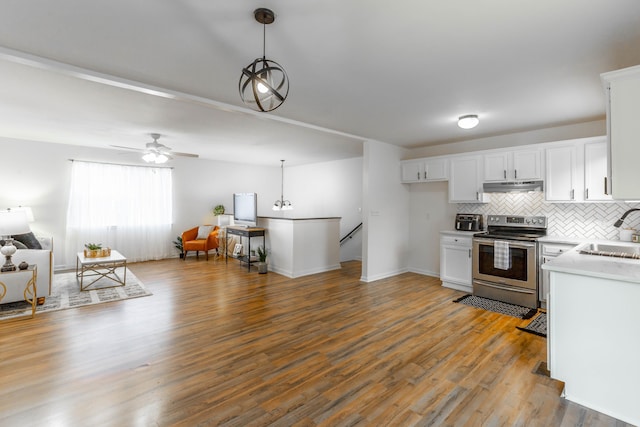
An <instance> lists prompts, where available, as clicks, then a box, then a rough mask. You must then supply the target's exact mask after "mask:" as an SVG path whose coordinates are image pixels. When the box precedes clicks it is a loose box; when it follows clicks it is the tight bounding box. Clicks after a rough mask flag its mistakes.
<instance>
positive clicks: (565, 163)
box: [545, 144, 579, 202]
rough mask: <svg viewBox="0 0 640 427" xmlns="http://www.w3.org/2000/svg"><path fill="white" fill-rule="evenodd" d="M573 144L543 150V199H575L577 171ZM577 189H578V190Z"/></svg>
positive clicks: (556, 200)
mask: <svg viewBox="0 0 640 427" xmlns="http://www.w3.org/2000/svg"><path fill="white" fill-rule="evenodd" d="M576 157H577V149H576V146H575V145H574V144H571V145H561V146H558V147H549V148H547V149H546V150H545V164H546V168H545V169H546V170H545V199H546V200H547V201H551V202H559V201H562V202H565V201H575V200H576V194H577V193H576V190H577V189H576V187H577V181H578V173H577V170H576ZM578 191H579V190H578Z"/></svg>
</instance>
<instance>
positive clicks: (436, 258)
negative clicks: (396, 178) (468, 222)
mask: <svg viewBox="0 0 640 427" xmlns="http://www.w3.org/2000/svg"><path fill="white" fill-rule="evenodd" d="M404 185H406V186H408V187H409V191H410V195H409V196H410V203H409V224H410V227H411V233H409V244H410V247H411V251H410V254H409V270H410V271H413V272H415V273H421V274H426V275H429V276H436V277H439V276H440V235H439V232H440V230H453V228H454V218H455V215H456V213H457V208H458V205H456V204H453V203H449V201H448V198H449V194H448V188H449V184H448V182H446V181H439V182H428V183H420V184H404Z"/></svg>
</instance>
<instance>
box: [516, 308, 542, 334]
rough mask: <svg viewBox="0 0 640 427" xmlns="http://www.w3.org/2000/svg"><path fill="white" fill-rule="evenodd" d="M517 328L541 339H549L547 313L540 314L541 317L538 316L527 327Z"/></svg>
mask: <svg viewBox="0 0 640 427" xmlns="http://www.w3.org/2000/svg"><path fill="white" fill-rule="evenodd" d="M516 328H518V329H520V330H521V331H525V332H529V333H531V334H536V335H539V336H541V337H545V338H546V337H547V313H544V312H540V314H539V315H537V316H536V318H535V319H533V320H532V321H531V322H529V324H528V325H527V326H524V327H520V326H516Z"/></svg>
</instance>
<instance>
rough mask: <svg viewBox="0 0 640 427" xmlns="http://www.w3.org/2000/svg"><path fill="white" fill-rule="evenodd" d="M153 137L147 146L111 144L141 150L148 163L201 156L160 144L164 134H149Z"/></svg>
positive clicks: (116, 146) (126, 148)
mask: <svg viewBox="0 0 640 427" xmlns="http://www.w3.org/2000/svg"><path fill="white" fill-rule="evenodd" d="M149 135H150V136H151V138H153V142H147V144H146V148H131V147H123V146H122V145H111V147H115V148H122V149H125V150H133V151H141V152H143V153H144V154H143V155H142V159H143V160H144V161H145V162H147V163H165V162H167V161H168V160H171V159H172V158H173V157H174V156H181V157H196V158H197V157H199V156H198V155H197V154H191V153H179V152H177V151H172V150H171V148H170V147H167V146H166V145H163V144H160V143H159V142H158V139H160V137H161V136H162V135H160V134H159V133H151V134H149Z"/></svg>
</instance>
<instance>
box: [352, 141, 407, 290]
mask: <svg viewBox="0 0 640 427" xmlns="http://www.w3.org/2000/svg"><path fill="white" fill-rule="evenodd" d="M404 154H405V150H403V149H400V148H398V147H396V146H393V145H389V144H385V143H382V142H377V141H367V142H365V144H364V166H363V167H364V170H363V191H362V194H363V196H364V203H363V212H364V215H363V220H364V221H363V222H364V234H363V242H362V245H363V253H362V277H361V279H362V280H363V281H365V282H369V281H373V280H378V279H382V278H385V277H390V276H394V275H396V274H400V273H403V272H406V271H407V265H408V262H407V259H408V256H409V254H410V252H411V249H410V247H409V233H410V229H411V227H410V224H409V188H408V187H407V186H406V185H405V184H401V183H400V159H401V158H402V156H403V155H404Z"/></svg>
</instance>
